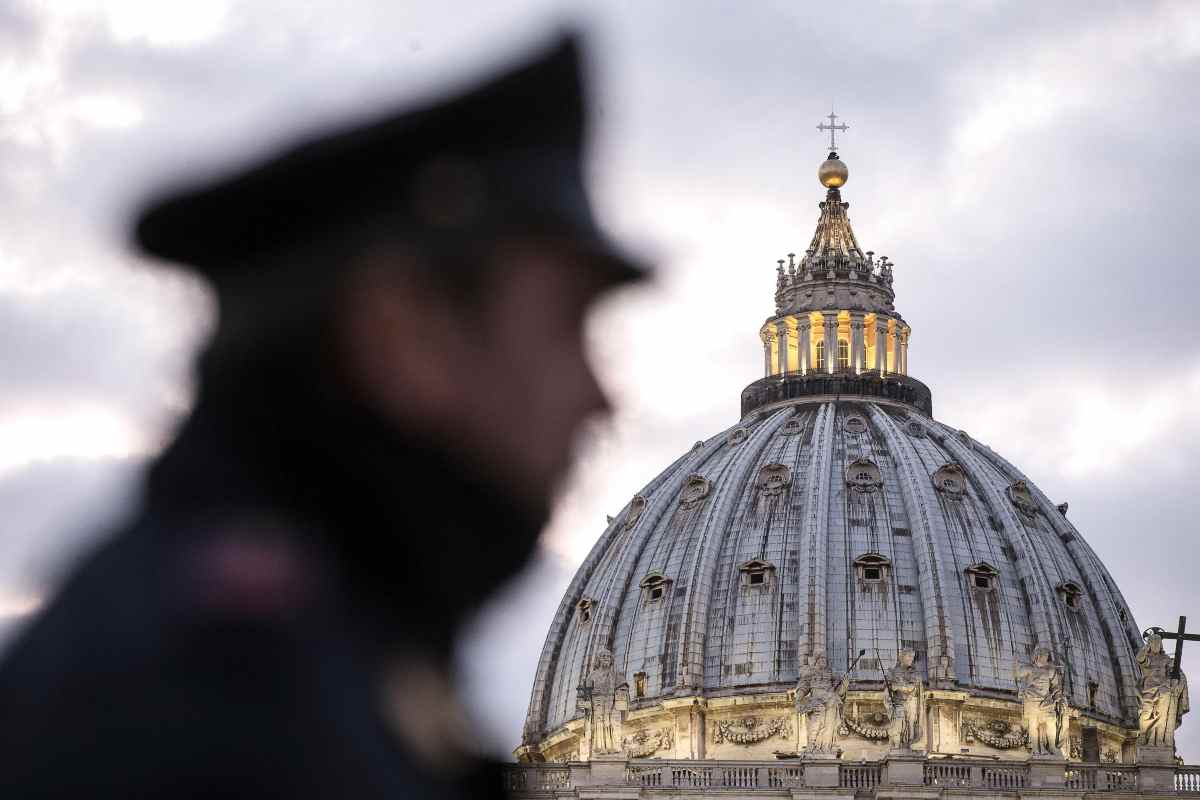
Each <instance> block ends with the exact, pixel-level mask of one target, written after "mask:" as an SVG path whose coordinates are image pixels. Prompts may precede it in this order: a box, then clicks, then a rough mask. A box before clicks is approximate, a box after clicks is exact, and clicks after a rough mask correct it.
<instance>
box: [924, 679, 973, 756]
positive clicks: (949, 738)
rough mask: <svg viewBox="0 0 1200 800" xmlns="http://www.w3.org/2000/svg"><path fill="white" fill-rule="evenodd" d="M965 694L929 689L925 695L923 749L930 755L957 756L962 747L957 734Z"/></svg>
mask: <svg viewBox="0 0 1200 800" xmlns="http://www.w3.org/2000/svg"><path fill="white" fill-rule="evenodd" d="M968 697H970V695H968V694H967V693H966V692H959V691H953V690H938V689H930V690H929V694H928V695H927V703H928V706H927V712H926V717H927V718H928V721H927V722H926V723H925V724H924V725H923V727H924V728H925V731H924V736H925V743H926V744H925V747H926V749H927V750H928V752H930V753H949V754H953V755H958V753H959V749H960V748H961V747H962V744H961V741H960V736H959V732H960V730H961V728H962V707H963V704H964V703H965V702H966V700H967V698H968Z"/></svg>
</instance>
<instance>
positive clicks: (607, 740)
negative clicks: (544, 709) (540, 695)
mask: <svg viewBox="0 0 1200 800" xmlns="http://www.w3.org/2000/svg"><path fill="white" fill-rule="evenodd" d="M594 663H595V667H594V668H593V669H592V671H591V672H590V673H588V676H587V677H586V678H584V680H583V683H582V684H580V685H579V689H578V695H579V701H578V705H579V708H580V710H582V711H583V712H585V714H586V719H587V739H588V742H589V745H590V755H591V756H596V755H605V754H610V753H620V752H621V727H622V722H623V721H624V717H625V712H626V711H627V710H628V709H629V684H628V683H627V682H626V681H625V678H624V676H622V675H621V674H620V673H619V672H617V671H616V669H614V668H613V657H612V653H611V652H609V651H608V649H607V648H605V649H602V650H600V652H598V653H596V660H595V662H594Z"/></svg>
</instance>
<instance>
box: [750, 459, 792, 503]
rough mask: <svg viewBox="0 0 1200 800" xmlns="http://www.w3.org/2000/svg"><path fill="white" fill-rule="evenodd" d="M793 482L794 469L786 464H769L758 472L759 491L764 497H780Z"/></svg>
mask: <svg viewBox="0 0 1200 800" xmlns="http://www.w3.org/2000/svg"><path fill="white" fill-rule="evenodd" d="M791 483H792V471H791V470H790V469H788V467H787V465H786V464H767V465H766V466H765V467H763V468H762V469H761V470H759V472H758V491H759V494H761V495H762V496H763V497H778V496H779V495H781V494H783V493H784V492H785V491H787V488H788V486H790V485H791Z"/></svg>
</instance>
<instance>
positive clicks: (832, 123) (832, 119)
mask: <svg viewBox="0 0 1200 800" xmlns="http://www.w3.org/2000/svg"><path fill="white" fill-rule="evenodd" d="M826 119H828V120H829V124H828V125H826V124H825V123H824V122H822V123H821V124H820V125H818V126H817V130H819V131H821V132H822V133H824V132H825V131H829V150H830V152H833V151H835V150H837V142H836V141H834V138H833V136H834V132H835V131H842V132H845V131H848V130H850V126H849V125H847V124H845V123H842V124H841V125H838V124H837V120H838V115H837V114H835V113H833V107H832V106H830V108H829V116H828V117H826Z"/></svg>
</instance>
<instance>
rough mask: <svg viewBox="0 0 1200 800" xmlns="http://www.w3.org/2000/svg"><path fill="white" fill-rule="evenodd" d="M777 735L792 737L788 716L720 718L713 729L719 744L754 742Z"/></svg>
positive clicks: (714, 737)
mask: <svg viewBox="0 0 1200 800" xmlns="http://www.w3.org/2000/svg"><path fill="white" fill-rule="evenodd" d="M776 735H778V736H781V737H783V738H784V739H787V738H789V737H791V735H792V725H791V722H790V720H789V719H788V718H787V717H776V718H775V719H772V720H759V718H758V717H742V718H741V719H730V720H718V721H717V725H716V728H715V729H714V730H713V741H714V742H716V743H717V744H721V743H722V742H732V743H733V744H754V743H756V742H761V741H764V740H766V739H770V738H771V737H772V736H776Z"/></svg>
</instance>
